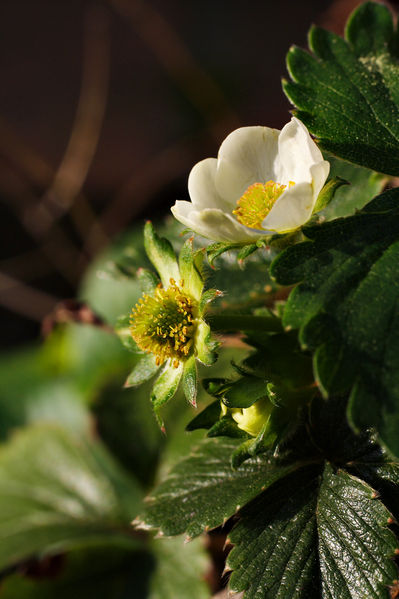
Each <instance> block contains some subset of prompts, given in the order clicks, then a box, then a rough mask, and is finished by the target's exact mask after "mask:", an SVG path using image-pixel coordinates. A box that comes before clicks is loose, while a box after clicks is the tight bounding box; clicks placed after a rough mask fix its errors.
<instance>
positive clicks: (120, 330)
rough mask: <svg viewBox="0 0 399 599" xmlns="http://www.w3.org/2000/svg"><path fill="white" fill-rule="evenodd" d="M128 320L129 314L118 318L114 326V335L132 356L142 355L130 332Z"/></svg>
mask: <svg viewBox="0 0 399 599" xmlns="http://www.w3.org/2000/svg"><path fill="white" fill-rule="evenodd" d="M130 318H131V316H130V314H125V315H123V316H120V317H119V318H118V320H117V321H116V324H115V333H116V334H117V335H118V337H119V339H120V340H121V342H122V344H123V346H124V347H126V349H128V350H129V351H131V352H133V353H134V354H142V353H143V352H142V350H141V349H140V348H139V347H138V345H137V343H136V342H135V340H134V339H133V337H132V334H131V332H130Z"/></svg>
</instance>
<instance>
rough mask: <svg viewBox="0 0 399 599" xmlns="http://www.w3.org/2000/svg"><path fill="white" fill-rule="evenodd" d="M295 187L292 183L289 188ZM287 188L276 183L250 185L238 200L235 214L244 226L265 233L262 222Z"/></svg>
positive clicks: (291, 182)
mask: <svg viewBox="0 0 399 599" xmlns="http://www.w3.org/2000/svg"><path fill="white" fill-rule="evenodd" d="M293 185H295V183H294V182H293V181H290V182H289V187H292V186H293ZM286 187H287V186H286V185H280V183H275V182H274V181H267V183H254V184H253V185H250V186H249V187H248V189H247V190H246V191H245V193H244V194H243V195H242V196H241V197H240V199H239V200H238V202H237V208H236V209H235V210H233V214H234V215H235V216H236V218H237V220H238V222H239V223H241V224H242V225H245V226H246V227H249V228H250V229H260V230H263V231H264V230H265V229H264V228H263V227H262V222H263V220H264V219H265V218H266V216H267V215H268V214H269V212H270V210H271V209H272V208H273V206H274V204H275V202H276V200H278V198H279V197H280V196H281V194H282V193H283V191H284V190H285V188H286Z"/></svg>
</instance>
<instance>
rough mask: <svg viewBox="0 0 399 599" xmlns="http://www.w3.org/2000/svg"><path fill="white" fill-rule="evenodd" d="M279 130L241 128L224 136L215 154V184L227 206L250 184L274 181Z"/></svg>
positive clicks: (277, 167) (277, 169)
mask: <svg viewBox="0 0 399 599" xmlns="http://www.w3.org/2000/svg"><path fill="white" fill-rule="evenodd" d="M279 133H280V132H279V131H278V130H277V129H270V128H269V127H241V128H240V129H236V130H235V131H233V132H232V133H230V135H229V136H228V137H226V139H225V140H224V142H223V143H222V145H221V146H220V150H219V154H218V164H217V171H216V177H215V185H216V189H217V191H218V192H219V194H220V195H221V196H222V197H223V199H225V200H226V201H228V202H229V203H230V206H235V205H236V202H237V200H239V199H240V197H241V196H242V195H243V193H244V192H245V190H246V189H247V188H248V187H249V186H250V185H252V183H266V181H269V180H270V179H272V180H273V181H275V180H276V173H277V172H278V171H279V170H280V169H279V165H278V137H279Z"/></svg>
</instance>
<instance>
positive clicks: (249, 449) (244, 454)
mask: <svg viewBox="0 0 399 599" xmlns="http://www.w3.org/2000/svg"><path fill="white" fill-rule="evenodd" d="M254 445H255V439H253V438H251V439H247V440H246V441H244V443H241V445H239V446H238V447H237V449H235V450H234V451H233V453H232V454H231V457H230V462H231V467H232V468H233V470H237V468H239V467H240V466H241V464H243V463H244V462H245V461H246V460H248V459H249V458H251V457H253V455H254V453H253V447H254Z"/></svg>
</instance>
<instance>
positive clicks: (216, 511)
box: [144, 398, 399, 599]
mask: <svg viewBox="0 0 399 599" xmlns="http://www.w3.org/2000/svg"><path fill="white" fill-rule="evenodd" d="M344 410H345V401H344V400H341V399H338V398H334V400H331V401H330V402H328V403H326V402H324V401H322V400H320V399H318V400H314V402H313V404H312V409H311V411H310V412H309V415H308V416H307V417H306V419H305V421H304V422H303V426H302V427H301V428H300V429H299V430H298V431H297V433H296V435H295V437H294V438H292V439H291V441H290V442H289V443H288V444H286V447H285V450H284V452H283V453H282V454H281V456H280V457H276V456H271V455H270V454H263V455H262V456H258V457H257V458H252V459H251V460H249V461H248V462H246V463H245V464H244V465H243V466H241V467H240V468H238V470H231V469H230V466H229V453H230V452H231V451H232V449H233V447H234V445H237V443H238V441H233V440H231V439H230V440H228V441H227V439H224V438H218V439H215V440H212V441H211V440H208V441H203V442H202V443H201V444H200V445H199V446H198V448H197V449H196V450H195V451H194V454H193V455H192V456H189V457H187V458H185V459H183V460H182V461H181V462H180V463H179V464H178V465H177V466H175V468H173V469H172V471H171V473H170V475H169V476H168V477H167V478H166V480H165V481H164V482H163V483H161V485H160V486H159V487H158V489H156V490H155V492H154V493H153V494H152V496H151V497H150V498H149V500H147V501H148V503H147V509H146V512H145V514H144V523H145V525H146V526H147V527H148V526H149V527H151V528H152V527H155V528H159V529H160V530H161V531H162V532H163V533H164V534H166V535H175V534H181V533H183V532H185V533H186V534H188V535H189V536H195V535H197V534H198V533H199V532H200V530H201V529H204V528H207V527H209V526H211V527H212V526H217V525H218V524H219V525H221V524H223V523H224V522H225V521H226V519H228V518H229V517H230V518H231V517H232V516H235V517H236V515H237V506H236V504H237V503H240V505H241V507H240V509H239V510H238V516H239V519H238V523H237V524H236V525H235V527H234V528H233V530H232V532H231V533H230V535H229V539H230V541H231V542H232V543H233V544H234V545H235V547H234V549H233V551H232V552H231V553H230V555H229V558H228V567H229V568H230V569H232V570H233V573H232V576H231V579H230V587H231V589H232V590H234V591H245V595H244V597H245V599H254V598H255V597H262V598H265V599H267V598H269V597H270V598H273V599H274V598H275V597H277V598H281V599H285V598H286V597H296V598H297V599H301V598H303V599H308V598H312V599H313V598H315V599H316V598H318V597H320V596H323V597H331V598H332V597H334V598H335V597H344V598H345V599H361V598H363V597H370V598H373V599H380V598H382V597H384V598H387V590H386V589H387V587H388V585H390V584H392V583H393V581H394V579H395V578H396V576H397V569H396V566H395V564H394V561H393V559H392V558H393V556H394V555H395V553H396V549H397V547H398V541H397V539H396V538H395V535H394V533H393V531H391V530H390V529H389V525H390V524H392V522H393V521H394V520H393V517H392V515H391V513H390V511H389V509H388V508H387V507H386V504H392V505H395V510H396V511H397V509H398V508H397V491H396V490H395V491H393V489H394V487H393V485H395V484H397V481H398V476H399V464H398V463H395V462H392V460H390V459H389V458H388V456H387V455H386V454H385V453H384V451H383V450H382V449H381V448H380V447H379V446H378V445H377V444H376V443H375V441H374V440H373V439H372V437H370V435H369V434H366V433H364V434H363V435H361V436H357V435H355V434H354V433H353V431H351V429H350V428H349V427H348V425H347V423H346V419H345V412H344ZM332 432H333V434H332ZM375 489H378V491H376V490H375ZM395 500H396V503H395ZM210 503H212V506H213V507H212V508H210V507H209V504H210ZM177 515H178V518H177ZM394 516H395V512H394Z"/></svg>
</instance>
